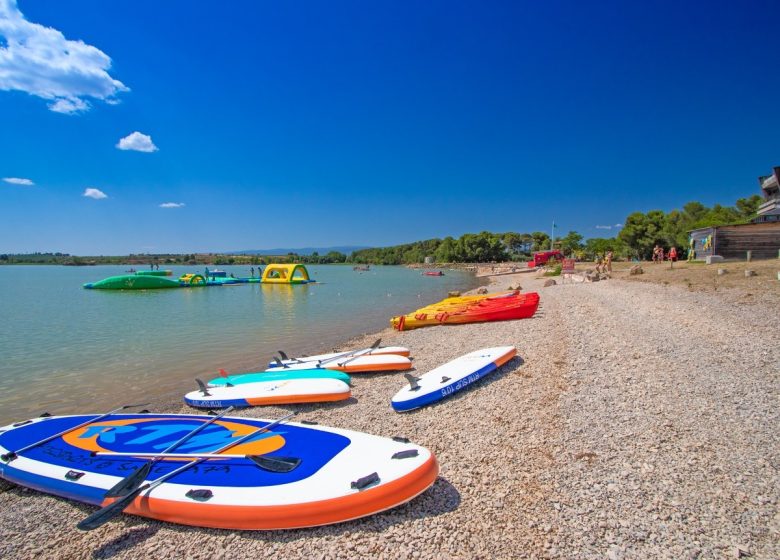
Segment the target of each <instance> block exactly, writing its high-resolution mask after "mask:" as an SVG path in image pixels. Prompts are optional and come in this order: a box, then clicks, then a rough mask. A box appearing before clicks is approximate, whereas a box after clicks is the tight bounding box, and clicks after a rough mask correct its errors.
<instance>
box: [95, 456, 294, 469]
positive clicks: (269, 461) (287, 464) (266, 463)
mask: <svg viewBox="0 0 780 560" xmlns="http://www.w3.org/2000/svg"><path fill="white" fill-rule="evenodd" d="M93 455H96V456H108V457H153V458H154V459H158V460H163V459H206V460H208V459H249V460H250V461H253V462H254V463H255V464H256V465H257V466H258V467H260V468H261V469H263V470H266V471H271V472H278V473H288V472H290V471H292V470H293V469H295V468H296V467H297V466H298V465H300V464H301V460H300V459H299V458H298V457H265V456H263V455H231V454H228V453H224V454H222V453H167V452H165V451H163V452H162V453H128V452H112V451H96V452H95V453H93Z"/></svg>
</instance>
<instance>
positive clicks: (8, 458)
mask: <svg viewBox="0 0 780 560" xmlns="http://www.w3.org/2000/svg"><path fill="white" fill-rule="evenodd" d="M147 404H149V403H143V404H126V405H124V406H120V407H119V408H115V409H114V410H112V411H110V412H106V413H105V414H101V415H100V416H96V417H95V418H93V419H92V420H87V421H86V422H83V423H81V424H79V425H78V426H74V427H72V428H68V429H67V430H63V431H61V432H59V433H57V434H54V435H53V436H49V437H47V438H44V439H42V440H40V441H36V442H35V443H31V444H29V445H25V446H24V447H22V448H21V449H17V450H16V451H9V452H8V453H3V454H2V455H0V459H2V460H3V461H5V462H6V463H10V462H11V461H13V460H14V459H16V458H17V457H18V456H19V453H23V452H25V451H27V450H28V449H32V448H33V447H37V446H39V445H43V444H44V443H49V442H50V441H52V440H55V439H57V438H58V437H60V436H64V435H65V434H68V433H70V432H72V431H74V430H78V429H79V428H83V427H84V426H88V425H89V424H92V423H93V422H98V421H99V420H102V419H103V418H106V417H107V416H111V415H112V414H114V413H115V412H119V411H120V410H125V409H126V408H135V407H137V406H146V405H147Z"/></svg>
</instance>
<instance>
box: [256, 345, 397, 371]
mask: <svg viewBox="0 0 780 560" xmlns="http://www.w3.org/2000/svg"><path fill="white" fill-rule="evenodd" d="M369 350H370V349H369V348H363V349H360V350H345V351H344V352H331V353H329V354H316V355H314V356H301V357H299V358H290V359H288V360H279V362H281V363H282V364H284V365H293V364H295V365H298V364H303V363H308V364H309V365H313V364H316V363H317V362H323V361H324V362H326V363H327V362H329V361H332V360H337V361H344V360H346V359H347V358H350V357H352V356H355V355H356V354H359V355H363V356H381V355H385V354H395V355H397V356H409V354H410V351H409V349H408V348H406V347H405V346H380V347H379V348H375V349H374V350H370V351H369ZM340 358H341V360H339V359H340ZM268 367H269V368H277V367H279V363H278V362H277V361H276V360H274V361H272V362H269V363H268Z"/></svg>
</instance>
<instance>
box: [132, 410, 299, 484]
mask: <svg viewBox="0 0 780 560" xmlns="http://www.w3.org/2000/svg"><path fill="white" fill-rule="evenodd" d="M295 414H296V413H295V412H290V413H289V414H287V415H285V416H282V417H281V418H279V419H278V420H275V421H273V422H271V423H270V424H268V425H267V426H263V427H262V428H258V429H256V430H253V431H251V432H249V433H248V434H246V435H245V436H242V437H240V438H238V439H237V440H236V441H231V442H230V443H228V444H227V445H225V446H223V447H221V448H219V449H217V450H216V451H215V452H214V453H213V455H218V454H220V453H223V452H225V451H227V450H228V449H231V448H232V447H235V446H236V445H239V444H241V443H244V442H245V441H246V440H248V439H250V438H252V437H254V436H256V435H258V434H261V433H263V432H267V431H269V430H271V429H273V428H275V427H276V426H278V425H279V424H281V423H282V422H284V421H285V420H287V419H288V418H290V417H291V416H294V415H295ZM205 460H206V459H204V458H202V457H201V458H198V459H195V460H194V461H190V462H189V463H186V464H184V465H182V466H181V467H179V468H178V469H174V470H172V471H171V472H169V473H167V474H164V475H162V476H161V477H160V478H157V479H155V480H154V481H152V482H150V483H149V484H145V485H144V486H142V487H141V488H139V489H138V490H139V493H140V492H143V490H144V489H145V490H146V491H147V492H149V491H151V490H153V489H155V488H156V487H158V486H159V485H160V484H162V483H163V482H165V481H166V480H168V479H169V478H171V477H172V476H176V475H177V474H179V473H180V472H182V471H186V470H187V469H188V468H190V467H194V466H195V465H198V464H200V463H202V462H203V461H205Z"/></svg>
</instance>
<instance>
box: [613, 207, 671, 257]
mask: <svg viewBox="0 0 780 560" xmlns="http://www.w3.org/2000/svg"><path fill="white" fill-rule="evenodd" d="M664 224H665V216H664V213H663V212H662V211H661V210H651V211H650V212H648V213H647V214H643V213H642V212H634V213H633V214H631V215H629V216H628V218H626V220H625V223H624V224H623V229H621V230H620V233H619V234H618V239H620V240H621V241H622V242H624V243H625V244H626V245H627V246H628V247H629V248H630V249H631V251H632V252H633V253H634V255H635V256H637V257H639V258H642V259H649V258H650V257H651V256H652V254H653V247H655V245H656V244H664V242H665V241H666V238H665V235H664Z"/></svg>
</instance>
